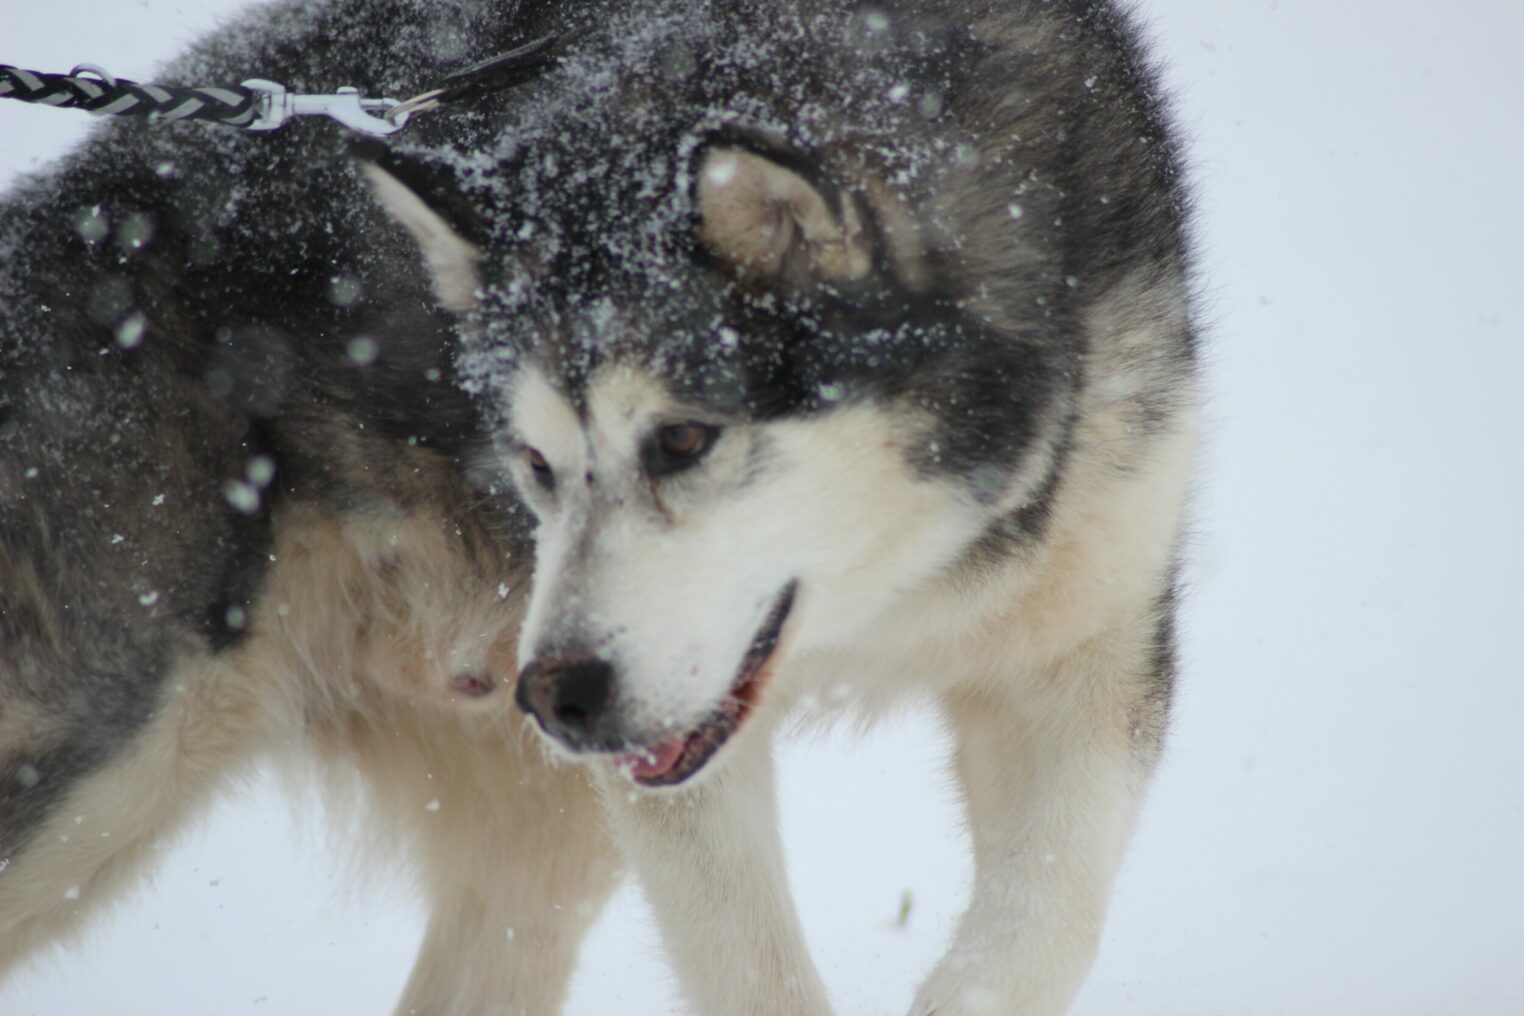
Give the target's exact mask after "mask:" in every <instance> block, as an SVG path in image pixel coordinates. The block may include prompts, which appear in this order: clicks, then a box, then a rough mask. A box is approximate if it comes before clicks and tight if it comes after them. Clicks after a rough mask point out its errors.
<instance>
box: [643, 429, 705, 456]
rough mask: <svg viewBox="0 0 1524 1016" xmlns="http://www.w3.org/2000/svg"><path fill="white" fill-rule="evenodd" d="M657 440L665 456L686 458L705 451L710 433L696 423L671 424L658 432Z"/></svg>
mask: <svg viewBox="0 0 1524 1016" xmlns="http://www.w3.org/2000/svg"><path fill="white" fill-rule="evenodd" d="M656 440H657V441H658V442H659V443H660V444H661V450H662V451H663V452H664V453H665V454H667V455H671V456H672V457H673V458H685V457H687V456H690V455H697V454H698V453H699V452H701V451H703V450H704V445H705V444H707V443H708V441H709V433H708V431H707V430H706V429H705V428H703V427H700V426H699V425H698V424H696V423H671V424H668V425H667V426H665V427H663V428H662V429H661V430H659V431H657V433H656Z"/></svg>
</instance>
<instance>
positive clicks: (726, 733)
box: [614, 582, 799, 787]
mask: <svg viewBox="0 0 1524 1016" xmlns="http://www.w3.org/2000/svg"><path fill="white" fill-rule="evenodd" d="M798 585H799V584H798V582H790V583H789V584H788V585H786V586H784V587H783V592H781V593H779V594H778V598H777V599H776V600H775V601H773V609H772V610H770V611H768V614H767V617H766V618H765V619H764V620H763V622H762V626H761V627H760V628H758V629H757V634H756V636H755V637H754V638H752V640H751V645H750V646H749V647H747V650H746V655H745V656H743V657H742V658H741V667H740V670H739V671H737V673H736V679H735V681H734V682H732V684H731V686H730V692H729V693H728V694H727V695H726V696H725V700H724V701H723V702H721V703H720V705H719V708H718V709H716V710H715V711H714V713H712V714H711V715H710V717H709V718H708V719H707V720H705V721H704V722H702V723H700V724H699V725H698V726H697V727H694V728H693V729H692V730H690V731H688V732H687V733H686V734H678V735H677V736H675V737H669V738H668V739H667V740H665V741H662V742H660V743H658V744H653V745H649V746H647V747H645V748H643V749H641V750H639V751H632V752H626V753H624V754H621V755H617V756H615V758H614V764H615V765H616V766H618V767H619V768H620V769H622V770H624V771H625V772H627V773H629V774H630V778H631V779H633V780H634V781H635V782H636V783H639V784H640V785H641V786H645V787H671V786H675V785H677V784H679V783H681V782H683V781H684V780H686V779H687V778H688V777H690V776H692V775H693V774H694V773H696V772H698V771H699V770H700V769H702V768H704V766H705V765H707V764H708V763H709V760H710V759H711V758H713V757H714V754H715V752H717V751H719V750H720V746H721V745H722V744H724V743H725V742H726V741H728V740H730V736H731V735H732V734H734V733H735V732H736V731H737V730H740V729H741V724H742V723H744V722H746V717H747V716H748V715H750V713H751V711H752V707H753V706H755V705H756V702H757V697H758V695H760V694H761V691H762V685H763V684H764V683H765V682H766V677H767V672H766V668H767V662H768V660H770V659H772V656H773V652H774V651H775V650H776V649H777V648H778V638H779V636H780V635H781V634H782V633H783V625H784V622H786V621H787V620H788V615H789V611H790V610H792V609H793V607H794V590H795V589H796V588H797V587H798Z"/></svg>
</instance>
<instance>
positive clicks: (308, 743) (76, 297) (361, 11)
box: [0, 0, 616, 1016]
mask: <svg viewBox="0 0 1524 1016" xmlns="http://www.w3.org/2000/svg"><path fill="white" fill-rule="evenodd" d="M544 20H545V18H544V15H543V13H541V12H538V11H536V10H534V9H531V8H530V7H528V6H527V5H515V4H498V3H492V2H485V0H484V2H480V3H451V4H430V5H424V4H415V3H412V2H411V0H337V2H330V3H326V4H320V5H314V4H309V3H291V4H288V5H286V6H285V7H273V8H269V7H267V8H265V9H263V10H260V11H258V12H256V13H255V14H254V16H252V17H250V18H249V19H248V20H247V21H245V22H244V23H242V24H237V25H234V26H232V27H230V28H229V29H227V30H225V31H223V32H221V33H220V34H219V35H217V36H215V37H213V38H212V39H211V40H210V41H208V42H207V43H206V44H204V45H202V46H200V47H198V48H197V49H195V50H194V51H193V52H192V53H191V54H190V55H189V56H187V57H186V58H185V59H184V60H183V61H181V62H180V63H179V64H177V65H176V66H175V67H174V68H172V69H171V70H170V71H169V72H167V73H166V74H165V75H163V77H161V78H160V80H166V81H177V82H183V83H186V84H221V83H226V82H236V81H240V80H243V79H246V78H250V77H269V78H275V79H277V80H280V81H282V82H284V83H286V84H289V85H290V86H292V87H293V88H296V89H304V90H312V91H329V92H331V91H332V90H333V89H334V88H335V87H337V86H341V85H355V86H358V87H360V88H361V89H363V90H364V92H365V94H368V95H383V94H394V95H395V94H401V95H409V94H413V93H415V92H417V91H420V90H422V89H423V88H425V87H427V86H428V85H430V84H431V83H432V82H434V81H435V80H437V79H438V78H440V77H441V76H442V75H443V74H445V73H447V72H449V71H453V70H456V69H458V68H459V67H461V66H463V65H466V64H469V63H471V62H473V61H476V60H479V59H481V58H483V57H486V56H489V55H491V54H494V53H498V52H501V51H503V50H507V49H509V48H511V47H513V46H515V45H517V44H519V43H522V42H524V41H526V40H527V39H530V38H535V37H537V35H538V34H539V33H540V32H541V31H542V26H541V25H540V24H539V22H541V21H544ZM59 115H61V116H68V115H78V114H68V113H60V114H59ZM481 126H482V117H481V116H480V115H479V114H477V113H474V112H470V111H468V112H465V113H459V114H454V113H452V114H450V115H449V116H448V117H446V116H443V115H441V116H438V117H436V119H435V124H434V125H430V124H428V123H427V122H426V121H422V120H421V121H419V123H418V125H417V126H416V128H413V127H410V128H409V130H410V132H412V133H414V134H415V135H417V136H419V137H421V138H427V137H428V136H429V133H428V132H429V131H430V130H431V129H437V130H438V131H439V132H440V135H439V136H441V137H443V136H446V135H447V136H449V137H451V138H457V139H463V138H469V137H471V136H472V131H480V129H481ZM348 144H349V139H348V138H346V137H345V136H344V134H343V132H342V131H340V130H339V129H338V128H337V127H335V126H334V125H332V124H331V123H326V122H325V123H316V122H302V123H296V124H292V125H290V126H288V127H286V128H284V129H283V130H282V131H280V132H278V133H276V134H265V135H247V134H241V133H238V132H236V131H232V130H230V129H228V128H224V127H216V126H190V125H175V124H168V123H158V124H149V125H144V124H142V123H136V124H132V125H126V124H122V123H113V124H109V125H106V126H103V128H102V129H101V130H100V131H98V132H97V133H96V134H95V135H94V136H93V137H92V139H91V140H90V141H89V143H88V144H86V145H85V146H84V147H83V148H81V149H80V150H79V151H78V152H77V153H75V154H74V155H73V156H72V157H71V158H69V159H67V160H66V161H65V162H64V163H63V164H62V165H61V166H60V167H59V168H57V169H56V170H53V171H50V172H49V173H48V174H47V175H43V176H40V177H37V178H34V179H31V180H30V181H28V182H26V183H24V184H23V185H21V186H20V187H19V188H18V189H16V190H15V191H14V192H13V193H11V194H10V195H9V196H8V197H7V198H6V199H5V200H4V204H3V205H0V251H3V256H0V974H3V973H4V972H5V971H7V970H8V969H9V968H12V967H13V966H14V965H15V964H17V963H18V962H20V961H21V960H23V959H24V958H25V957H27V956H28V955H29V954H30V953H32V952H33V951H34V950H35V949H36V948H37V947H38V946H39V945H41V944H44V943H47V942H49V941H52V940H55V939H57V938H59V937H60V936H63V935H65V934H66V933H68V932H69V931H70V930H71V929H73V928H75V927H77V926H78V925H79V924H80V923H81V922H82V919H83V918H85V917H86V916H87V915H88V914H89V913H90V912H91V911H92V910H94V909H95V908H96V907H97V905H99V904H100V903H102V902H103V901H105V900H107V899H109V898H110V897H111V896H112V895H113V894H114V893H115V892H117V891H118V890H119V889H121V888H123V887H127V886H130V885H132V884H133V879H134V876H136V875H137V874H138V873H139V872H140V871H141V870H142V869H143V868H144V867H145V866H146V865H147V864H148V863H151V862H152V861H153V860H154V858H155V856H156V853H157V850H158V845H159V844H160V843H161V841H163V840H165V839H166V838H167V837H169V836H171V835H172V834H173V832H174V831H175V830H176V829H177V828H178V827H180V826H182V825H183V824H184V823H185V821H186V820H187V819H188V818H189V817H190V816H192V815H194V814H195V813H196V812H197V811H198V810H199V809H201V808H203V807H204V806H205V805H206V804H207V803H208V801H209V800H210V799H211V798H213V796H214V795H215V794H217V793H218V792H219V791H220V790H223V789H225V788H226V787H227V786H228V785H229V783H231V782H234V781H235V780H236V779H237V778H238V776H239V775H240V774H241V773H244V772H246V771H247V770H248V769H249V768H250V766H251V764H252V763H254V762H255V761H256V760H258V759H260V758H262V757H267V756H271V755H273V756H275V757H277V758H287V757H291V756H293V755H295V754H298V753H299V752H304V753H310V754H312V755H315V756H316V757H317V758H318V759H320V760H321V761H322V762H325V763H327V766H328V771H329V772H330V773H331V774H332V775H333V778H334V781H335V782H336V783H346V782H347V783H357V784H358V785H359V787H360V789H361V791H362V795H361V796H362V797H365V798H368V799H369V803H370V805H371V806H372V807H373V810H374V812H375V814H376V815H378V816H379V817H380V819H381V820H382V821H383V823H385V824H384V825H383V826H382V827H381V828H379V829H377V830H376V835H375V840H376V842H378V843H386V844H388V845H391V844H393V843H394V842H395V843H399V844H400V845H401V846H402V847H403V848H404V850H405V851H406V852H407V854H408V855H409V856H410V857H411V858H412V860H413V862H414V864H415V867H416V868H417V870H418V873H419V875H420V881H421V882H422V884H423V888H424V890H425V893H426V895H427V897H428V904H429V906H430V909H431V917H430V921H429V927H428V932H427V934H426V936H425V938H424V943H423V947H422V953H421V955H420V957H419V959H418V962H417V965H416V967H415V969H414V971H413V974H412V978H411V980H410V981H409V983H408V985H407V987H406V989H405V993H404V997H403V999H402V1001H401V1003H400V1005H399V1011H400V1012H403V1013H429V1014H440V1013H458V1014H463V1016H464V1014H480V1013H486V1012H513V1013H521V1014H528V1016H544V1014H546V1013H551V1012H555V1011H557V1010H558V1009H559V1007H560V1004H561V998H562V996H563V994H564V989H565V986H566V982H567V979H568V977H569V974H570V970H571V967H572V964H573V961H574V959H575V952H576V948H577V945H578V943H579V941H580V938H581V936H582V932H583V930H584V929H585V927H586V925H587V924H588V923H589V921H590V919H591V917H592V916H593V915H594V914H595V913H596V912H597V909H598V907H599V905H601V903H602V901H603V899H604V898H605V897H606V895H607V894H608V892H609V891H610V890H611V888H612V885H613V883H614V878H615V874H616V872H615V860H614V856H613V848H612V841H611V840H610V838H609V836H608V834H607V832H606V831H605V828H604V823H603V820H602V818H601V815H600V813H599V810H598V805H597V799H596V796H595V794H594V792H593V789H592V787H591V785H590V784H589V783H588V781H587V779H586V777H585V775H584V774H583V773H582V772H580V771H579V770H578V769H576V768H574V767H561V768H559V769H555V768H552V767H550V766H548V765H546V764H545V758H544V753H543V752H542V751H541V749H540V748H539V746H538V745H537V744H536V743H535V741H534V738H533V736H532V735H528V736H526V734H525V731H524V724H523V721H522V720H521V719H519V718H518V717H517V714H516V713H515V712H514V710H513V705H512V691H513V678H514V675H515V674H516V673H517V669H518V668H517V664H516V648H515V637H516V634H517V631H518V628H519V626H520V624H521V621H522V611H523V606H524V596H525V592H526V585H527V581H528V576H529V565H530V562H531V559H532V555H531V553H530V549H529V544H528V543H527V526H526V520H525V517H524V515H523V513H522V512H521V511H520V510H519V508H518V507H517V505H516V504H515V502H514V501H512V500H511V499H508V498H502V497H493V496H491V494H490V493H488V492H487V491H486V490H485V489H483V484H486V485H488V486H490V484H491V483H492V482H493V480H492V478H491V477H486V478H485V479H480V480H478V479H477V478H473V475H472V474H471V473H470V471H469V469H468V468H467V466H468V463H469V462H470V461H471V458H472V456H473V455H474V454H475V452H474V449H476V448H477V447H478V446H479V445H482V444H483V441H484V438H483V431H482V427H481V420H480V418H479V414H478V413H477V412H476V410H475V408H474V407H473V405H472V403H471V401H470V399H469V398H468V397H467V396H466V395H465V394H464V393H463V392H462V391H461V389H460V387H459V385H458V384H457V380H458V379H457V376H456V371H455V368H454V366H453V360H452V356H451V354H450V346H451V343H452V342H453V338H452V327H453V326H452V324H451V322H450V320H449V318H448V316H447V315H446V313H445V312H444V311H442V310H440V309H439V308H438V307H437V306H436V305H435V302H434V300H433V297H432V294H431V292H430V290H429V283H428V281H427V278H428V277H427V274H426V272H425V270H424V269H423V267H422V266H421V265H420V264H419V263H418V255H417V251H416V249H415V247H414V245H413V243H412V241H411V240H410V239H409V238H408V236H407V235H406V234H405V233H404V232H403V231H402V230H400V229H398V227H397V226H396V225H395V224H394V223H392V222H391V221H390V220H389V219H387V218H386V216H385V215H384V214H383V213H382V212H381V211H380V210H379V209H378V208H377V207H376V205H375V202H374V201H373V199H372V198H371V196H370V193H369V190H368V188H367V186H366V184H365V183H364V181H363V180H362V179H361V177H360V175H359V174H358V172H357V171H356V169H355V164H354V160H353V159H352V158H351V156H350V155H349V153H348V151H347V145H348ZM488 446H490V444H489V445H488ZM341 789H351V788H349V787H343V788H341ZM508 929H512V933H513V942H512V943H511V944H510V943H509V942H508V938H507V935H506V934H505V932H506V931H507V930H508Z"/></svg>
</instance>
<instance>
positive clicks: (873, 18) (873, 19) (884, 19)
mask: <svg viewBox="0 0 1524 1016" xmlns="http://www.w3.org/2000/svg"><path fill="white" fill-rule="evenodd" d="M863 24H864V25H866V26H868V31H870V32H887V31H889V16H888V15H887V14H885V13H884V12H883V11H869V12H868V14H867V16H866V17H864V18H863Z"/></svg>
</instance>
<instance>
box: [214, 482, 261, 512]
mask: <svg viewBox="0 0 1524 1016" xmlns="http://www.w3.org/2000/svg"><path fill="white" fill-rule="evenodd" d="M222 496H223V497H225V498H227V502H228V504H230V505H232V506H233V507H234V508H236V509H237V510H238V511H241V512H243V513H244V514H245V515H252V514H254V513H255V512H257V511H259V491H257V490H255V489H254V488H253V487H252V486H250V485H249V484H247V483H244V482H243V481H242V480H229V481H228V482H227V483H226V484H225V485H224V486H223V488H222Z"/></svg>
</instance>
